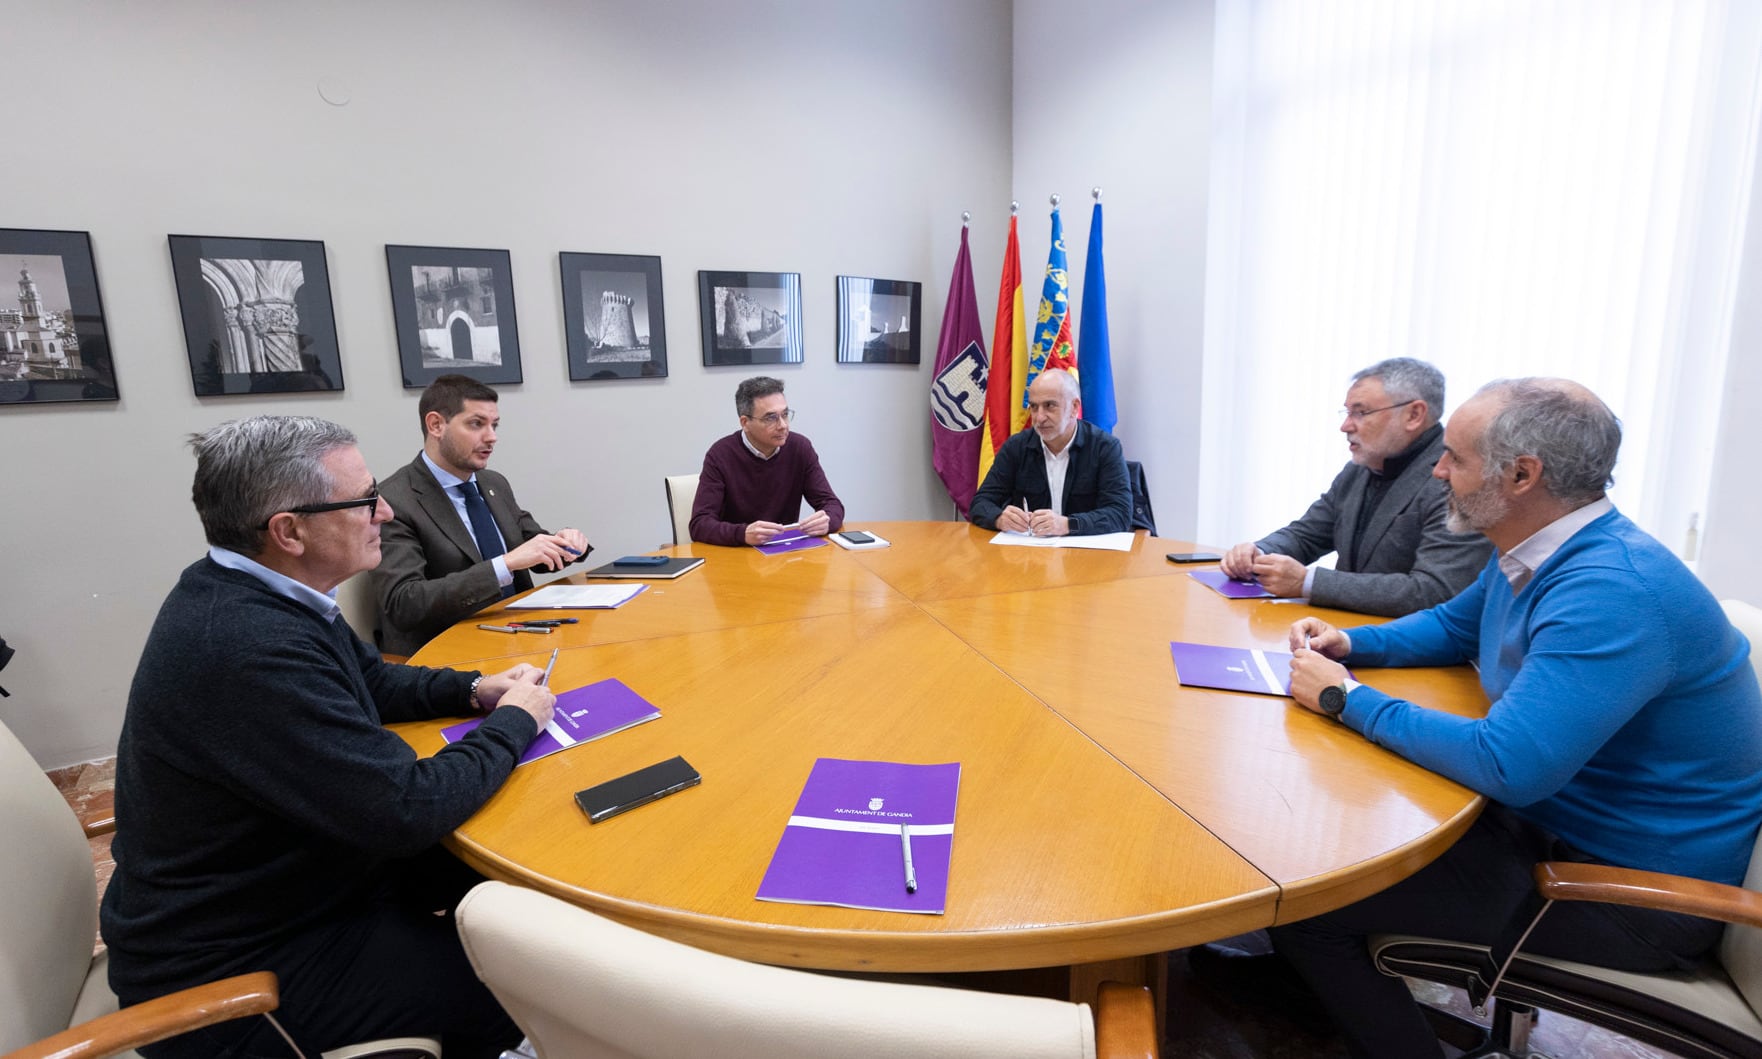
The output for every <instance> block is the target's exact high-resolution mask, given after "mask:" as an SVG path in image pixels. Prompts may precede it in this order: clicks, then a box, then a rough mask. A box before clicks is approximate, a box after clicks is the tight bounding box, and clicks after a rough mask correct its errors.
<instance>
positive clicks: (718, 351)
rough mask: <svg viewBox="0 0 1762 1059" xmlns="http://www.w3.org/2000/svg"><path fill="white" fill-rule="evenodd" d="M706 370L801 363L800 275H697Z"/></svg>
mask: <svg viewBox="0 0 1762 1059" xmlns="http://www.w3.org/2000/svg"><path fill="white" fill-rule="evenodd" d="M697 310H698V320H699V323H700V325H701V327H702V329H703V340H704V365H705V366H706V367H716V366H718V365H723V364H800V363H801V362H802V360H803V351H804V349H805V348H806V347H805V342H804V341H803V338H802V321H801V273H799V272H699V273H698V274H697Z"/></svg>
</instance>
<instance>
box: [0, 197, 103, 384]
mask: <svg viewBox="0 0 1762 1059" xmlns="http://www.w3.org/2000/svg"><path fill="white" fill-rule="evenodd" d="M117 396H118V395H117V390H116V370H115V366H114V365H113V364H112V362H111V359H110V331H109V328H108V327H106V326H105V323H104V303H103V300H102V299H101V298H100V297H99V296H98V268H97V266H96V265H95V264H94V263H93V260H92V237H91V236H90V235H88V234H87V233H85V232H63V231H53V230H47V229H35V228H0V405H9V404H49V403H53V402H60V401H114V400H116V399H117Z"/></svg>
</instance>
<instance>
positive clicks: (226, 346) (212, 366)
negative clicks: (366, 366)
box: [167, 235, 343, 397]
mask: <svg viewBox="0 0 1762 1059" xmlns="http://www.w3.org/2000/svg"><path fill="white" fill-rule="evenodd" d="M167 238H168V239H169V241H170V244H171V275H172V279H173V281H174V282H175V283H176V284H177V302H178V312H179V315H181V316H182V318H183V325H184V349H185V353H186V354H187V355H188V357H189V360H190V385H191V386H192V387H194V388H195V391H196V396H198V397H219V396H236V395H241V394H257V393H296V392H300V391H335V390H341V389H342V388H343V360H342V353H341V350H340V349H339V348H338V345H337V333H336V309H335V307H334V306H333V305H332V303H331V298H330V266H329V264H328V262H327V261H326V258H325V253H324V244H323V243H322V242H320V241H318V240H316V239H259V238H250V237H238V236H222V235H172V236H168V237H167Z"/></svg>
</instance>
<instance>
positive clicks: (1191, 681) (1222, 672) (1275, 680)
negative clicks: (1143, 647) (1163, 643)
mask: <svg viewBox="0 0 1762 1059" xmlns="http://www.w3.org/2000/svg"><path fill="white" fill-rule="evenodd" d="M1169 653H1170V654H1172V655H1174V657H1175V676H1176V677H1178V678H1179V679H1180V681H1181V683H1182V684H1183V685H1184V686H1187V687H1194V688H1221V689H1223V690H1224V691H1252V692H1254V693H1255V694H1257V695H1289V694H1291V652H1289V651H1262V650H1260V649H1258V648H1251V647H1213V646H1211V645H1210V644H1202V643H1181V642H1180V641H1178V640H1177V641H1175V642H1174V643H1171V644H1169Z"/></svg>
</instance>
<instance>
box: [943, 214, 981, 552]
mask: <svg viewBox="0 0 1762 1059" xmlns="http://www.w3.org/2000/svg"><path fill="white" fill-rule="evenodd" d="M986 364H987V361H986V359H985V337H984V334H983V333H982V332H981V331H980V330H979V298H978V295H977V294H976V293H975V292H974V289H973V261H972V258H971V257H970V256H969V254H968V251H967V226H966V225H964V224H963V225H961V249H960V253H959V254H957V255H956V256H955V259H954V275H953V276H951V277H950V278H949V281H948V306H947V308H945V309H944V310H943V311H942V336H941V337H940V338H938V339H937V341H936V370H935V371H934V372H933V373H932V375H931V379H930V442H931V446H932V450H933V451H932V455H931V460H930V462H931V465H932V466H933V467H935V468H936V475H937V477H939V478H941V479H942V486H943V488H945V489H947V490H948V498H949V499H950V500H953V501H954V506H955V508H956V510H958V511H959V512H960V516H961V518H966V517H967V508H968V507H970V506H971V505H972V503H973V494H974V493H975V492H977V491H978V488H979V484H978V481H977V479H978V474H979V435H980V430H979V427H980V425H981V424H982V423H983V422H984V419H985V377H986Z"/></svg>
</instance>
